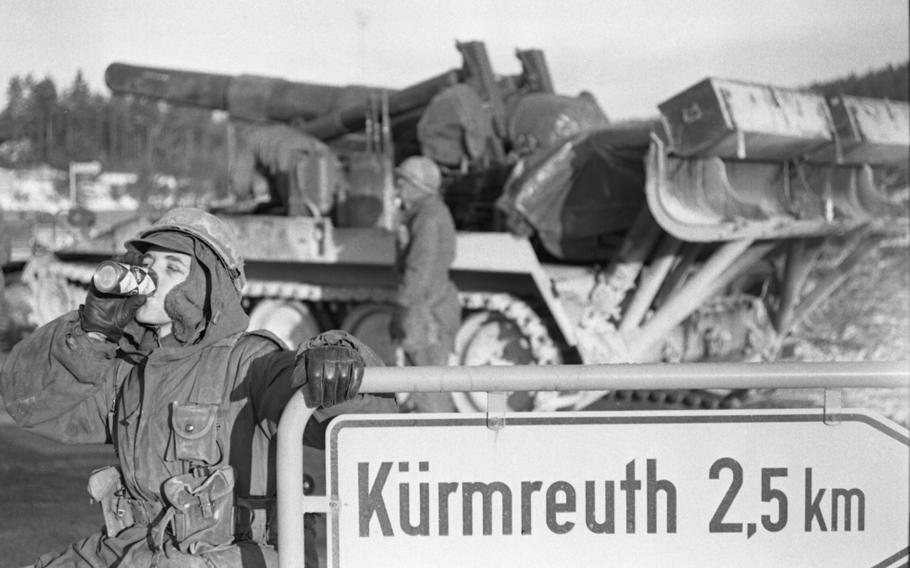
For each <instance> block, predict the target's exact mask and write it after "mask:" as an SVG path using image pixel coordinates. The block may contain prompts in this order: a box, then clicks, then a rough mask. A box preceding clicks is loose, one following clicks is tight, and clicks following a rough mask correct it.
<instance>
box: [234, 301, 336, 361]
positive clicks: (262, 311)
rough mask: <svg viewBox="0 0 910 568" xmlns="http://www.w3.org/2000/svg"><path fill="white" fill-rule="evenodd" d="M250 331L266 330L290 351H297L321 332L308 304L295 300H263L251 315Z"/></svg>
mask: <svg viewBox="0 0 910 568" xmlns="http://www.w3.org/2000/svg"><path fill="white" fill-rule="evenodd" d="M249 329H251V330H253V329H266V330H268V331H271V332H272V333H274V334H275V335H277V336H278V338H279V339H281V340H282V341H283V342H284V344H285V345H287V347H288V349H297V346H299V345H300V344H301V343H302V342H304V341H306V340H307V339H310V338H311V337H313V336H315V335H317V334H318V333H319V332H320V331H321V330H320V329H319V324H318V323H317V322H316V318H315V317H313V314H312V313H311V312H310V309H309V308H308V307H307V306H306V304H304V303H302V302H297V301H294V300H277V299H267V300H262V301H260V302H259V303H258V304H256V307H255V308H253V311H252V313H250V325H249Z"/></svg>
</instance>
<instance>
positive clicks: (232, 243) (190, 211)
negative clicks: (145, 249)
mask: <svg viewBox="0 0 910 568" xmlns="http://www.w3.org/2000/svg"><path fill="white" fill-rule="evenodd" d="M160 231H177V232H180V233H185V234H187V235H190V236H192V237H195V238H197V239H199V240H200V241H202V242H203V243H205V244H206V245H207V246H208V247H209V248H210V249H212V251H213V252H214V253H215V255H216V256H217V257H218V258H219V259H220V260H221V262H222V263H223V264H224V266H225V268H227V270H228V273H230V275H231V279H232V280H233V282H234V286H235V287H236V288H237V291H238V292H239V291H241V290H243V285H244V284H245V283H246V277H245V275H244V273H243V256H241V254H240V250H239V249H238V248H237V237H236V236H235V235H234V231H233V230H232V229H231V228H230V227H229V226H228V225H226V224H225V223H224V222H223V221H222V220H221V219H219V218H218V217H215V216H214V215H212V214H211V213H208V212H206V211H203V210H202V209H196V208H194V207H178V208H176V209H171V210H170V211H168V212H167V213H165V214H164V215H162V216H161V218H160V219H158V221H156V222H155V223H154V224H153V225H152V226H151V227H149V228H147V229H144V230H143V231H140V232H139V234H138V235H137V236H136V240H142V239H143V238H145V237H147V236H149V235H151V234H152V233H157V232H160Z"/></svg>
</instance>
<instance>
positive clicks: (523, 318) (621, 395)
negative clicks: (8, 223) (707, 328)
mask: <svg viewBox="0 0 910 568" xmlns="http://www.w3.org/2000/svg"><path fill="white" fill-rule="evenodd" d="M94 269H95V266H94V265H93V264H84V263H69V262H63V261H59V260H53V259H49V260H43V261H40V262H39V263H37V265H36V267H35V268H33V274H34V276H33V278H37V279H39V280H45V283H46V281H49V280H57V281H58V283H59V284H62V286H59V287H58V289H65V290H67V294H68V296H69V297H70V298H81V297H82V296H83V295H84V294H85V290H86V289H87V288H88V286H89V283H90V282H91V278H92V274H93V273H94ZM393 295H394V292H393V291H392V290H391V289H383V288H371V287H342V286H324V285H317V284H309V283H303V282H286V281H268V280H249V281H247V284H246V287H245V288H244V290H243V296H244V298H277V299H288V300H298V301H310V302H320V301H324V302H329V301H335V302H377V303H384V302H391V301H392V299H393ZM458 299H459V303H460V304H461V306H462V308H463V309H466V310H475V311H479V310H485V311H489V312H494V313H497V314H500V315H501V316H502V317H504V318H506V319H508V320H509V321H511V322H512V323H514V325H515V326H516V327H517V328H518V329H519V331H520V332H521V334H522V335H524V336H525V337H526V338H527V339H528V342H529V346H530V349H531V352H532V354H533V357H534V361H535V363H536V364H538V365H553V364H559V363H560V362H561V356H560V351H559V349H558V348H557V346H556V344H555V342H554V341H553V338H552V336H551V335H550V332H549V330H548V329H547V326H546V324H545V323H544V321H543V320H542V319H541V318H540V316H538V315H537V313H536V312H535V311H534V309H533V308H532V307H531V306H530V305H529V304H528V303H527V302H525V301H523V300H521V299H519V298H518V297H516V296H513V295H511V294H505V293H490V292H460V293H459V295H458ZM72 307H75V306H72ZM750 392H751V391H746V390H740V391H732V392H731V391H723V392H711V391H695V390H680V391H669V390H667V391H613V392H610V393H609V394H608V395H607V396H606V397H605V400H606V401H608V402H609V403H612V404H617V405H622V406H627V405H628V406H632V407H648V408H655V409H660V408H663V409H667V408H682V409H699V408H735V407H738V406H740V405H742V404H743V402H744V401H745V400H746V399H747V398H748V397H749V396H750Z"/></svg>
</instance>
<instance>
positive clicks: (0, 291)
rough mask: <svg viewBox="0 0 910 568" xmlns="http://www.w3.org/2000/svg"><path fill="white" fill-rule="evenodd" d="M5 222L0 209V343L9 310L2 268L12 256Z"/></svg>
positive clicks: (4, 331)
mask: <svg viewBox="0 0 910 568" xmlns="http://www.w3.org/2000/svg"><path fill="white" fill-rule="evenodd" d="M4 224H5V221H4V219H3V209H0V341H2V340H3V339H4V338H3V335H4V334H5V333H6V331H7V326H8V325H9V321H8V319H9V308H8V307H7V305H6V293H5V291H4V289H5V287H6V281H5V279H4V277H3V267H4V266H5V265H6V263H8V262H9V261H10V256H11V254H12V252H11V250H12V243H11V242H10V237H9V235H8V234H7V233H6V230H5V229H4ZM4 347H5V346H4V345H3V344H2V343H0V349H3V348H4Z"/></svg>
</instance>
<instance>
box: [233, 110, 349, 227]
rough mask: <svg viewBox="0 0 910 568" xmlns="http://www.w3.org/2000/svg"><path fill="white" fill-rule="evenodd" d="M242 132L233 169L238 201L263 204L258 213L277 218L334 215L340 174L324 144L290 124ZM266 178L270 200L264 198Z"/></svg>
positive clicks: (261, 127)
mask: <svg viewBox="0 0 910 568" xmlns="http://www.w3.org/2000/svg"><path fill="white" fill-rule="evenodd" d="M239 130H240V134H239V136H238V138H239V141H238V151H237V153H236V155H235V156H234V157H233V161H232V163H231V171H230V183H231V191H232V193H233V194H234V196H235V197H236V198H237V200H238V201H240V202H244V201H246V202H249V201H257V202H260V203H259V205H258V207H257V208H256V210H255V212H256V213H267V214H272V215H288V214H290V215H309V216H319V215H325V214H327V213H328V212H329V209H330V208H331V206H332V196H333V195H332V194H333V193H334V191H335V185H336V184H337V183H338V181H339V174H338V164H337V161H336V159H335V157H334V156H333V155H332V153H331V151H330V150H329V149H328V147H327V146H326V145H325V144H323V143H322V142H320V141H319V140H317V139H316V138H314V137H312V136H310V135H308V134H306V133H304V132H301V131H299V130H297V129H295V128H292V127H290V126H285V125H272V126H246V127H243V128H240V129H239ZM263 180H264V181H265V182H266V183H265V184H264V185H266V186H267V187H268V199H264V196H262V195H260V194H261V193H262V189H261V188H260V187H259V186H260V183H261V182H262V181H263ZM261 201H265V202H264V203H262V202H261Z"/></svg>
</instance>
